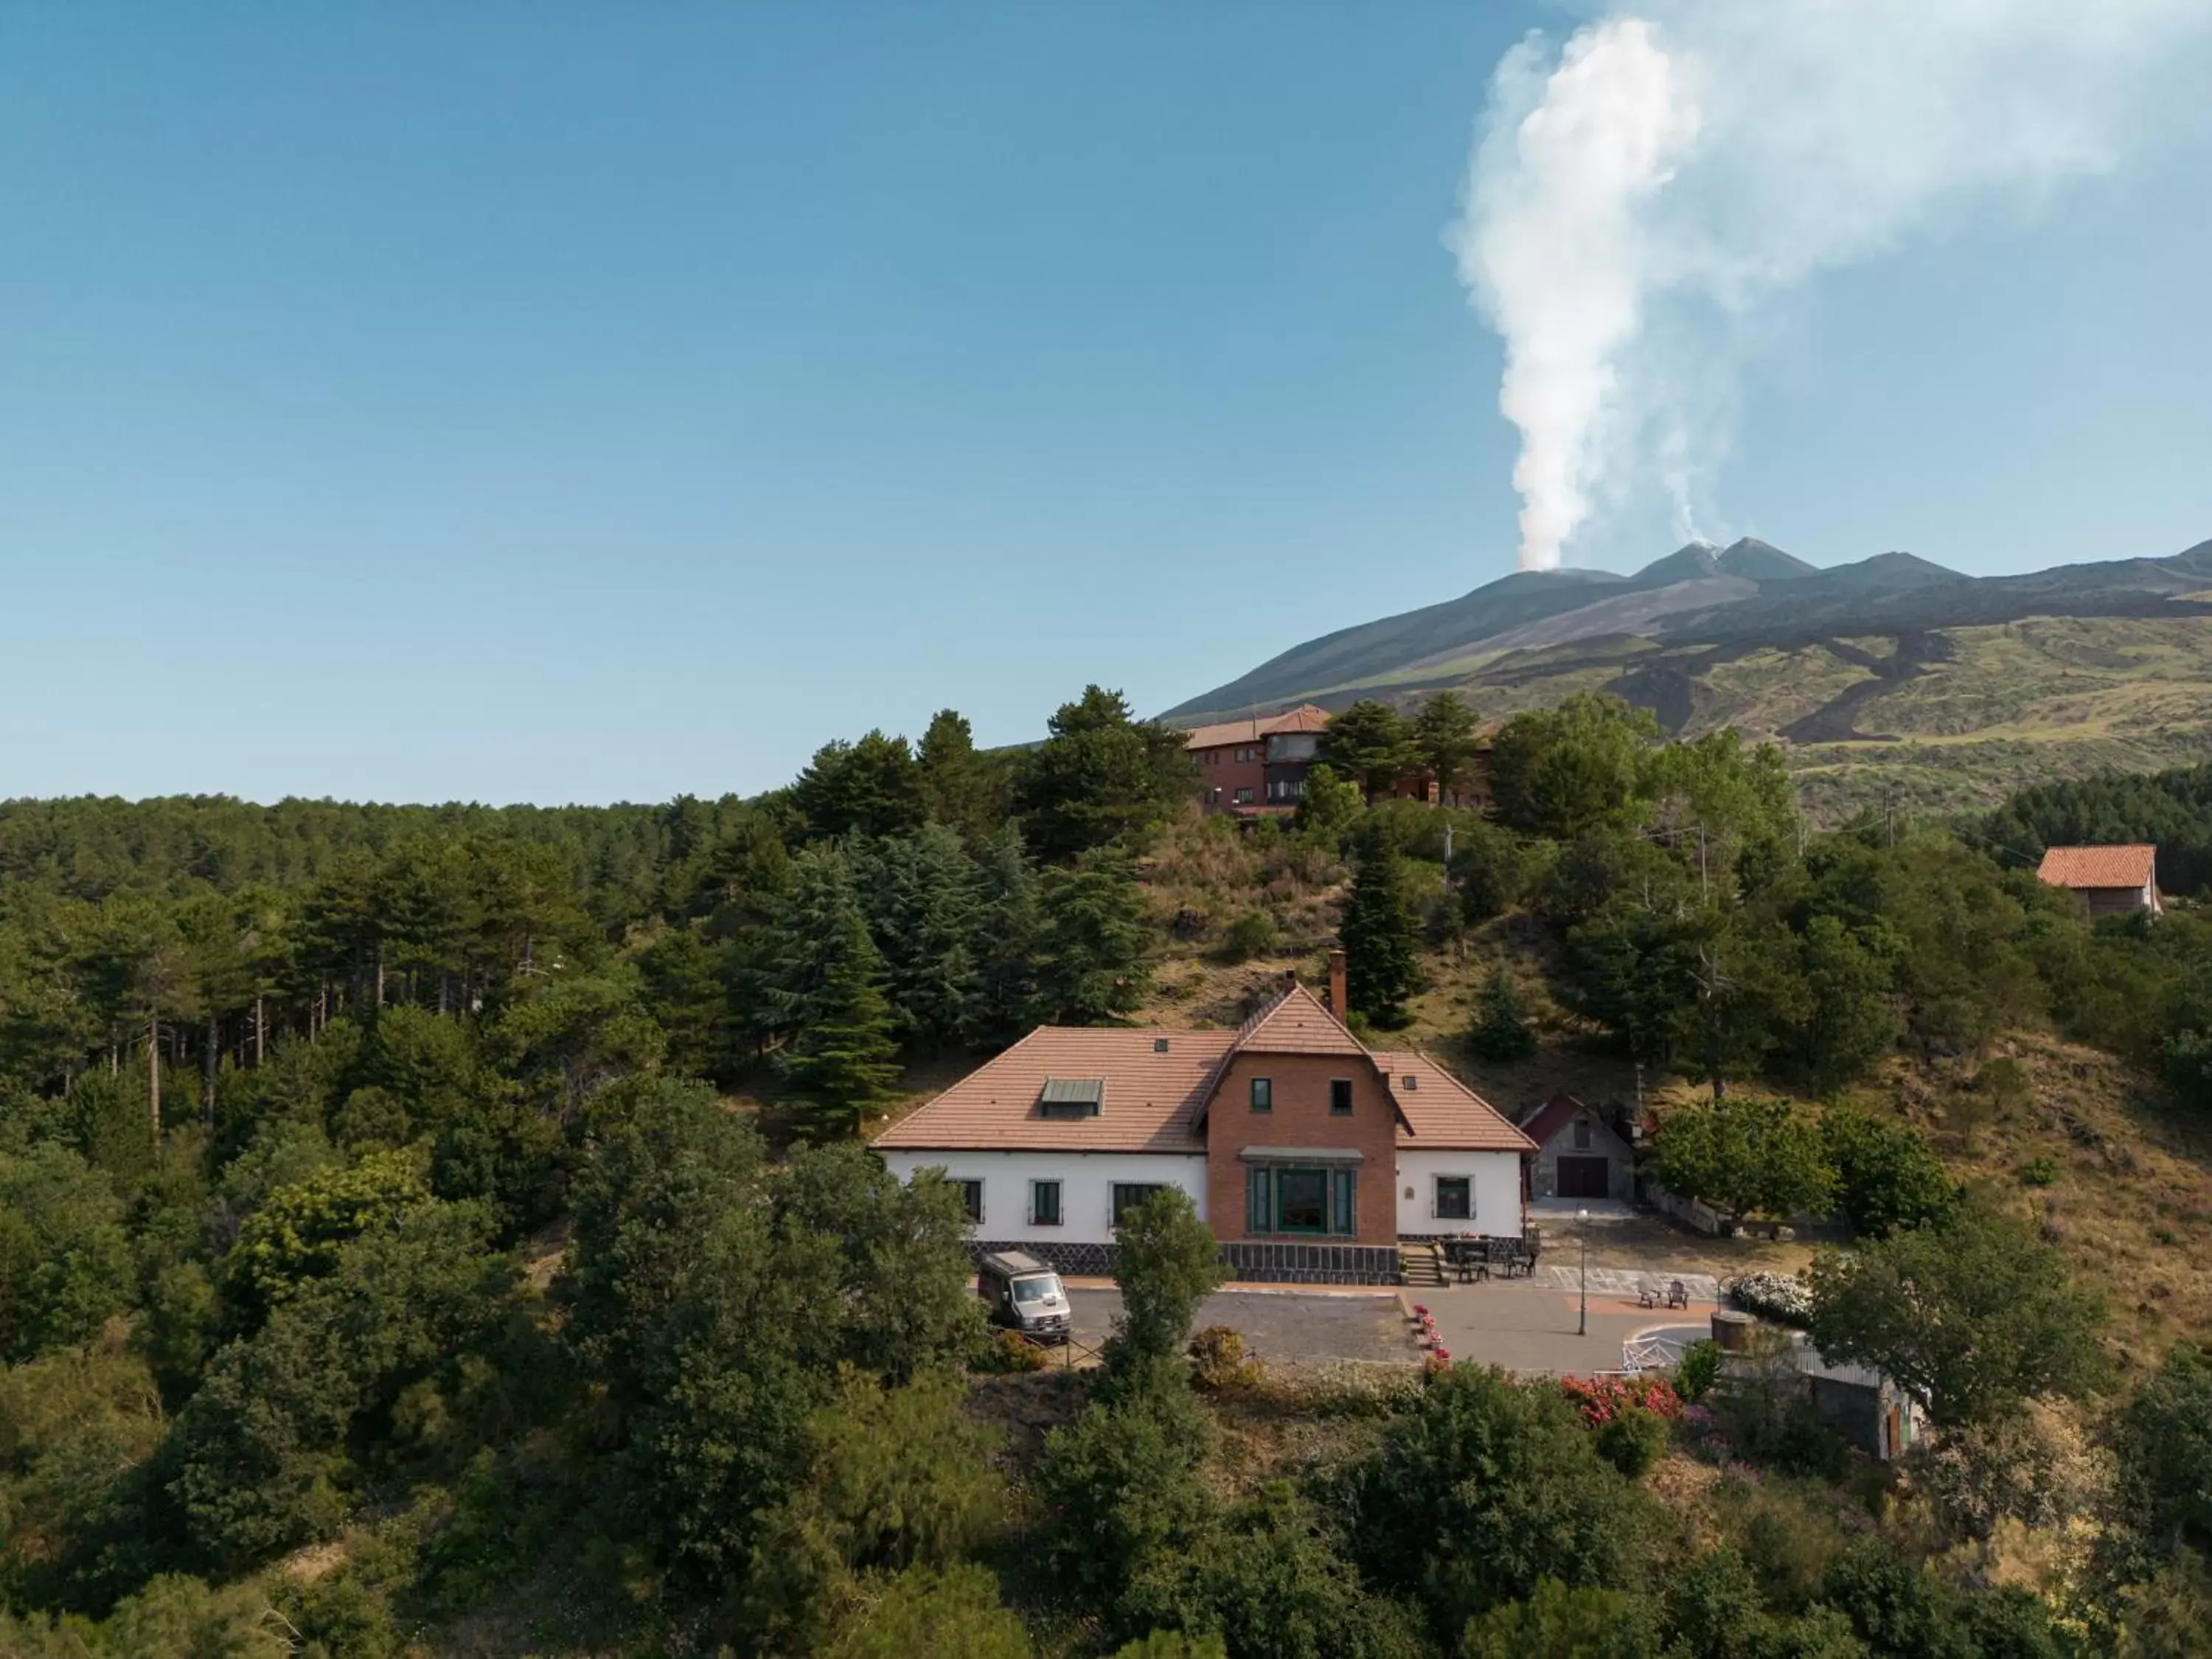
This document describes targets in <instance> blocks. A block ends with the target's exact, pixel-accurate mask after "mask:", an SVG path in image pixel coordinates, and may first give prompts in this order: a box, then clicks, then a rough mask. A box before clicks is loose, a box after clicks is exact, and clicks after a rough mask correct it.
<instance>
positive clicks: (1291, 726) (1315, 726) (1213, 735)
mask: <svg viewBox="0 0 2212 1659" xmlns="http://www.w3.org/2000/svg"><path fill="white" fill-rule="evenodd" d="M1327 727H1328V709H1326V708H1320V707H1319V706H1317V705H1316V704H1314V703H1310V702H1304V703H1300V704H1299V705H1298V706H1297V708H1291V709H1287V710H1285V712H1284V713H1282V714H1261V715H1259V716H1257V717H1256V718H1255V719H1252V720H1226V721H1224V722H1223V723H1222V724H1220V725H1218V726H1197V727H1195V728H1194V729H1193V730H1192V731H1190V732H1187V733H1185V734H1184V737H1183V747H1184V748H1186V749H1218V748H1220V747H1221V746H1222V745H1223V744H1231V743H1257V742H1258V741H1259V740H1260V739H1261V738H1264V737H1267V736H1269V735H1271V734H1272V733H1274V732H1320V731H1324V730H1326V729H1327Z"/></svg>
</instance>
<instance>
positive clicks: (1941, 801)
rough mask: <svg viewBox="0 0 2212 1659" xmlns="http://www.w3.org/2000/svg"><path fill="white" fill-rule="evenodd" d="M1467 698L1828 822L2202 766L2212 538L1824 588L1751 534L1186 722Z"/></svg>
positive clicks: (1575, 577)
mask: <svg viewBox="0 0 2212 1659" xmlns="http://www.w3.org/2000/svg"><path fill="white" fill-rule="evenodd" d="M1447 687H1449V688H1451V689H1454V690H1458V691H1459V692H1461V694H1462V696H1466V697H1467V698H1468V701H1469V702H1471V703H1473V704H1474V706H1475V707H1476V708H1478V709H1479V710H1480V711H1481V712H1482V713H1483V714H1486V715H1487V716H1490V717H1492V718H1498V717H1503V716H1504V715H1507V714H1511V713H1513V712H1515V711H1516V710H1518V709H1521V708H1534V707H1542V706H1546V705H1548V704H1550V703H1553V702H1558V701H1559V699H1560V698H1562V697H1565V696H1568V695H1569V694H1571V693H1572V692H1575V691H1578V690H1606V691H1611V692H1613V693H1615V694H1617V695H1619V696H1624V697H1626V698H1627V699H1628V700H1629V701H1631V702H1635V703H1638V704H1639V705H1641V706H1643V707H1645V708H1650V709H1652V710H1654V711H1655V712H1656V714H1657V715H1658V717H1659V720H1660V721H1661V724H1662V726H1664V727H1665V728H1666V729H1667V730H1668V731H1669V732H1686V733H1691V734H1695V733H1697V732H1702V731H1706V730H1711V729H1713V728H1715V727H1717V726H1729V725H1732V726H1738V727H1740V728H1741V730H1742V731H1743V732H1744V733H1745V735H1746V736H1747V737H1750V738H1772V739H1774V740H1775V741H1778V742H1780V743H1782V744H1784V745H1786V746H1787V748H1788V750H1789V754H1790V763H1791V765H1792V768H1793V769H1795V770H1796V772H1797V773H1798V774H1799V775H1800V779H1801V783H1802V792H1803V793H1804V795H1805V797H1806V799H1807V801H1808V805H1809V806H1810V807H1811V808H1812V809H1813V810H1814V811H1815V812H1816V813H1817V814H1818V815H1819V816H1821V817H1834V816H1837V815H1838V814H1841V813H1844V812H1848V811H1850V810H1853V809H1855V808H1856V807H1857V806H1858V805H1863V804H1865V803H1866V802H1868V801H1869V800H1873V799H1887V800H1889V801H1891V802H1893V803H1896V802H1898V801H1899V800H1902V801H1905V802H1908V803H1912V804H1916V805H1922V806H1926V807H1963V806H1970V805H1986V804H1989V803H1990V802H1992V801H1993V800H1994V799H1996V798H1997V797H1998V796H2001V795H2002V793H2004V792H2005V791H2006V790H2008V789H2009V788H2011V787H2015V785H2017V784H2018V783H2020V782H2021V781H2028V780H2033V779H2038V778H2045V777H2050V776H2067V775H2079V774H2081V773H2083V772H2087V771H2092V770H2096V769H2104V768H2109V767H2118V768H2124V769H2136V768H2142V767H2155V766H2163V765H2171V764H2175V763H2180V762H2184V761H2187V760H2191V759H2195V758H2201V757H2203V756H2204V755H2206V754H2208V753H2212V542H2205V543H2201V544H2198V545H2197V546H2196V547H2193V548H2191V549H2189V550H2187V551H2185V552H2183V553H2179V554H2176V555H2174V556H2172V557H2169V558H2160V559H2146V558H2136V559H2120V560H2114V561H2110V562H2103V563H2095V564H2077V565H2064V566H2060V567H2057V568H2054V569H2050V570H2044V571H2038V572H2034V573H2032V574H2025V575H2017V576H1996V577H1972V576H1966V575H1962V574H1959V573H1958V572H1956V571H1952V570H1947V569H1945V568H1942V566H1940V565H1937V564H1933V563H1931V562H1929V561H1927V560H1925V559H1922V558H1918V557H1917V556H1914V555H1912V554H1910V553H1884V554H1878V555H1876V556H1875V557H1873V558H1870V559H1863V560H1860V561H1858V562H1856V563H1852V564H1846V565H1838V566H1834V567H1832V568H1827V569H1816V568H1814V567H1812V566H1810V565H1807V564H1805V563H1804V562H1803V561H1802V560H1799V559H1796V558H1794V557H1792V556H1790V555H1789V554H1787V553H1785V552H1784V551H1782V550H1780V549H1778V548H1775V547H1771V546H1769V545H1768V544H1765V543H1763V542H1753V541H1750V540H1748V539H1747V540H1744V541H1740V542H1738V543H1736V544H1734V545H1732V546H1730V547H1729V548H1726V549H1723V550H1715V549H1713V548H1712V547H1711V546H1709V545H1708V544H1705V543H1701V542H1693V543H1692V544H1689V545H1688V546H1686V547H1683V548H1680V549H1678V550H1675V551H1674V552H1673V553H1670V554H1668V555H1667V556H1665V557H1663V558H1661V559H1658V560H1656V561H1655V562H1653V563H1651V564H1650V565H1647V566H1645V567H1644V568H1643V569H1642V570H1639V571H1638V572H1637V573H1636V574H1634V575H1632V576H1626V577H1623V576H1618V575H1614V574H1611V573H1608V572H1602V571H1557V572H1541V573H1538V572H1524V573H1520V574H1515V575H1512V576H1508V577H1505V578H1504V579H1503V580H1499V581H1496V582H1492V583H1490V584H1488V585H1487V586H1484V587H1480V588H1477V589H1475V590H1474V592H1471V593H1468V594H1465V595H1463V596H1462V597H1461V598H1460V599H1454V600H1451V601H1449V602H1448V603H1446V604H1443V605H1432V606H1429V607H1427V608H1425V609H1424V610H1420V611H1409V612H1407V613H1406V614H1405V615H1403V616H1400V617H1385V618H1383V619H1382V620H1380V621H1378V622H1374V623H1364V624H1361V625H1360V626H1358V627H1356V628H1349V629H1342V630H1340V631H1339V632H1337V633H1335V634H1332V635H1327V636H1326V637H1324V638H1322V639H1320V640H1316V641H1311V642H1310V643H1309V644H1306V645H1303V646H1298V647H1293V648H1292V649H1291V650H1290V651H1286V652H1285V653H1282V654H1281V655H1280V656H1278V657H1276V658H1274V659H1272V660H1270V661H1269V662H1267V663H1264V664H1262V665H1261V666H1260V667H1259V668H1256V669H1255V670H1253V671H1251V672H1249V673H1248V674H1246V675H1243V677H1241V678H1238V679H1237V680H1233V681H1231V682H1230V683H1229V684H1227V685H1225V686H1222V687H1219V688H1218V689H1217V690H1213V691H1210V692H1207V693H1205V694H1204V695H1203V696H1198V697H1194V698H1192V699H1190V700H1189V701H1188V702H1184V703H1182V704H1180V705H1178V706H1177V707H1176V708H1174V709H1171V710H1170V711H1169V714H1168V715H1167V716H1166V718H1168V719H1170V720H1173V721H1175V722H1176V723H1178V724H1196V723H1198V722H1199V721H1200V720H1202V719H1204V718H1206V717H1207V716H1209V715H1216V714H1225V713H1231V712H1235V713H1243V712H1245V711H1246V710H1248V709H1253V708H1257V709H1261V710H1267V709H1270V708H1279V707H1288V706H1290V705H1291V704H1294V703H1297V702H1305V701H1312V702H1319V703H1321V704H1322V705H1323V706H1324V707H1329V708H1342V707H1344V706H1345V705H1346V704H1347V703H1350V702H1353V701H1356V700H1357V699H1358V698H1360V697H1363V696H1376V697H1381V698H1383V699H1384V700H1385V701H1390V702H1398V703H1400V704H1401V705H1405V706H1408V707H1410V706H1412V705H1413V704H1415V703H1417V702H1419V701H1421V700H1422V699H1424V698H1425V697H1426V696H1431V695H1432V694H1433V693H1434V692H1436V691H1437V690H1443V689H1445V688H1447Z"/></svg>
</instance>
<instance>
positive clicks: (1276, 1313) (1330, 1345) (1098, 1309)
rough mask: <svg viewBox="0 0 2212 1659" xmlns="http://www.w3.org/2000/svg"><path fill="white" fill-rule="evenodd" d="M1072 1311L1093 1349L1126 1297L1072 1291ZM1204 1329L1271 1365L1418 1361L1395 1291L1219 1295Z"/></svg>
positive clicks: (1211, 1301)
mask: <svg viewBox="0 0 2212 1659" xmlns="http://www.w3.org/2000/svg"><path fill="white" fill-rule="evenodd" d="M1067 1300H1068V1307H1069V1310H1070V1311H1071V1313H1072V1314H1073V1324H1074V1327H1075V1340H1077V1341H1078V1342H1079V1343H1082V1344H1085V1345H1088V1346H1097V1344H1099V1343H1101V1342H1103V1341H1104V1340H1105V1339H1106V1336H1107V1334H1108V1333H1109V1331H1110V1330H1111V1329H1112V1328H1113V1322H1114V1316H1115V1315H1116V1314H1118V1313H1119V1312H1121V1292H1120V1291H1116V1290H1114V1289H1111V1288H1110V1287H1103V1286H1085V1285H1070V1286H1068V1291H1067ZM1196 1323H1197V1326H1198V1328H1200V1329H1201V1330H1202V1329H1204V1328H1206V1326H1208V1325H1226V1326H1228V1327H1229V1328H1231V1330H1233V1331H1235V1332H1237V1334H1238V1335H1240V1336H1242V1337H1243V1339H1244V1348H1245V1352H1247V1353H1249V1354H1250V1355H1252V1356H1253V1357H1254V1358H1258V1359H1263V1360H1266V1361H1267V1362H1268V1363H1269V1364H1314V1363H1316V1362H1319V1361H1326V1360H1343V1359H1365V1360H1395V1361H1399V1362H1401V1363H1405V1364H1411V1363H1413V1361H1415V1360H1418V1359H1419V1358H1420V1352H1419V1347H1418V1346H1417V1345H1416V1344H1415V1342H1414V1340H1413V1335H1412V1333H1411V1331H1410V1329H1409V1328H1408V1327H1407V1322H1406V1317H1405V1308H1404V1304H1402V1303H1401V1301H1400V1300H1399V1297H1398V1292H1397V1291H1392V1290H1382V1289H1372V1288H1369V1289H1361V1290H1356V1291H1349V1290H1337V1289H1331V1290H1328V1291H1315V1290H1309V1289H1296V1290H1293V1289H1291V1288H1289V1287H1285V1288H1284V1289H1281V1290H1250V1289H1244V1288H1238V1289H1235V1290H1225V1291H1215V1292H1214V1294H1212V1296H1210V1297H1206V1301H1205V1302H1204V1303H1203V1304H1201V1305H1200V1308H1199V1310H1198V1318H1197V1321H1196Z"/></svg>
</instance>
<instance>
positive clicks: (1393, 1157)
mask: <svg viewBox="0 0 2212 1659" xmlns="http://www.w3.org/2000/svg"><path fill="white" fill-rule="evenodd" d="M1255 1078H1265V1079H1267V1083H1268V1093H1269V1096H1270V1097H1271V1100H1272V1104H1271V1105H1270V1107H1269V1109H1267V1110H1266V1111H1255V1110H1254V1109H1253V1107H1252V1080H1253V1079H1255ZM1336 1079H1346V1080H1348V1081H1349V1082H1350V1083H1351V1085H1352V1110H1351V1112H1350V1114H1349V1115H1339V1114H1337V1113H1335V1112H1333V1111H1331V1110H1330V1109H1329V1098H1330V1089H1329V1085H1330V1084H1331V1083H1332V1082H1333V1081H1334V1080H1336ZM1397 1146H1398V1111H1397V1107H1396V1105H1395V1103H1393V1102H1392V1100H1391V1098H1390V1095H1389V1091H1388V1090H1387V1089H1386V1088H1385V1087H1384V1086H1383V1081H1382V1079H1381V1078H1380V1077H1378V1076H1377V1075H1376V1070H1375V1066H1374V1063H1373V1062H1372V1061H1371V1060H1368V1059H1367V1058H1366V1057H1365V1056H1364V1055H1360V1054H1255V1053H1251V1052H1249V1051H1244V1052H1239V1053H1238V1054H1237V1056H1236V1057H1235V1058H1234V1059H1233V1060H1231V1062H1230V1065H1229V1068H1228V1071H1227V1072H1226V1073H1225V1075H1224V1076H1223V1078H1222V1079H1221V1085H1220V1088H1219V1091H1218V1092H1217V1093H1216V1094H1215V1095H1214V1097H1213V1100H1212V1103H1211V1105H1210V1106H1209V1107H1208V1108H1207V1109H1206V1215H1207V1216H1208V1217H1209V1218H1211V1220H1212V1225H1213V1233H1214V1237H1217V1238H1220V1239H1223V1240H1235V1239H1255V1240H1275V1239H1290V1238H1293V1237H1295V1238H1297V1239H1300V1240H1302V1241H1303V1242H1306V1243H1321V1244H1326V1243H1343V1244H1391V1245H1395V1243H1397V1239H1398V1220H1397V1205H1396V1201H1395V1195H1394V1191H1393V1189H1394V1188H1395V1185H1396V1182H1397ZM1248 1147H1261V1148H1273V1147H1281V1148H1290V1147H1318V1148H1322V1149H1324V1150H1328V1151H1350V1152H1358V1153H1359V1154H1360V1161H1359V1163H1358V1166H1357V1169H1358V1174H1357V1176H1356V1181H1355V1185H1356V1189H1357V1192H1358V1200H1357V1202H1356V1204H1355V1206H1354V1211H1355V1213H1354V1220H1355V1222H1356V1224H1357V1229H1358V1231H1356V1232H1354V1233H1350V1234H1337V1235H1325V1234H1311V1233H1304V1232H1301V1233H1297V1234H1291V1233H1284V1232H1254V1231H1250V1229H1249V1227H1248V1226H1247V1225H1246V1219H1247V1218H1246V1198H1247V1193H1246V1183H1247V1182H1248V1180H1249V1173H1250V1170H1251V1168H1252V1165H1251V1164H1249V1162H1248V1161H1247V1160H1246V1159H1245V1158H1244V1156H1243V1153H1244V1152H1245V1149H1246V1148H1248Z"/></svg>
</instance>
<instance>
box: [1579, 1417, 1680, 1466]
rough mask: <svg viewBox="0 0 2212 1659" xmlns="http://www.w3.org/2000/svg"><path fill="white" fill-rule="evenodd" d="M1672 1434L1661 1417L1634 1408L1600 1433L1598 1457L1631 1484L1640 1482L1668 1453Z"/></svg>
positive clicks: (1613, 1419)
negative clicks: (1660, 1458) (1663, 1454)
mask: <svg viewBox="0 0 2212 1659" xmlns="http://www.w3.org/2000/svg"><path fill="white" fill-rule="evenodd" d="M1669 1432H1670V1431H1669V1430H1668V1425H1667V1419H1665V1418H1663V1417H1662V1416H1660V1415H1659V1413H1656V1412H1648V1411H1645V1410H1644V1409H1643V1408H1642V1407H1638V1406H1631V1407H1628V1408H1627V1409H1626V1411H1623V1412H1621V1413H1620V1414H1619V1415H1618V1416H1616V1417H1613V1418H1611V1419H1608V1420H1607V1422H1606V1423H1605V1425H1603V1426H1602V1427H1601V1428H1600V1429H1599V1430H1598V1431H1597V1450H1598V1455H1599V1456H1601V1457H1602V1458H1604V1459H1605V1461H1606V1462H1608V1463H1610V1464H1612V1465H1613V1468H1616V1469H1619V1470H1620V1472H1621V1473H1622V1474H1625V1475H1626V1476H1627V1477H1628V1478H1629V1479H1630V1480H1642V1479H1643V1478H1644V1475H1645V1474H1647V1473H1648V1472H1649V1471H1650V1468H1651V1466H1652V1465H1653V1464H1654V1463H1656V1462H1658V1461H1659V1456H1660V1454H1661V1453H1662V1452H1664V1451H1665V1450H1666V1449H1667V1441H1668V1435H1669Z"/></svg>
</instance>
